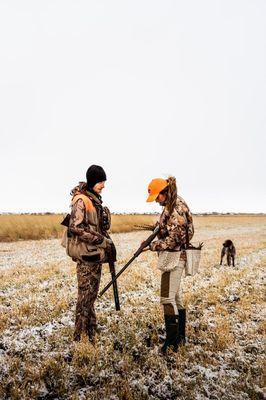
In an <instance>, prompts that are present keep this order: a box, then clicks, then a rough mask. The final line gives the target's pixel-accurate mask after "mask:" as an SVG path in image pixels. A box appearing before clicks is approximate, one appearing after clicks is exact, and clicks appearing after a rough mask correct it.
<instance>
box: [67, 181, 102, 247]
mask: <svg viewBox="0 0 266 400" xmlns="http://www.w3.org/2000/svg"><path fill="white" fill-rule="evenodd" d="M71 194H72V196H73V198H72V204H71V207H72V210H71V215H70V222H69V228H68V229H69V232H70V234H73V235H75V236H78V237H79V239H80V240H81V241H83V242H86V243H88V244H91V245H98V244H101V247H105V246H104V243H105V242H106V238H105V237H104V235H103V232H102V231H101V221H100V220H99V213H98V212H97V209H96V207H97V208H98V207H101V204H102V200H101V197H100V196H99V197H98V196H96V195H95V194H93V193H91V192H87V191H86V183H84V182H81V183H80V184H79V185H78V186H76V187H75V188H74V189H73V190H72V192H71ZM79 195H85V196H86V198H88V200H89V202H88V203H89V206H88V205H87V207H86V204H85V203H84V201H83V200H82V198H78V197H77V196H79ZM75 197H76V198H78V200H77V201H75Z"/></svg>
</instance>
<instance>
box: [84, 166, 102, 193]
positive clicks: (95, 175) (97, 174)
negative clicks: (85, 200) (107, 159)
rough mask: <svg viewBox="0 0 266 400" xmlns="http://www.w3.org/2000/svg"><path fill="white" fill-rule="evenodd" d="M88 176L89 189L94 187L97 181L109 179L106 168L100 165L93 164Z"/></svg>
mask: <svg viewBox="0 0 266 400" xmlns="http://www.w3.org/2000/svg"><path fill="white" fill-rule="evenodd" d="M86 178H87V186H88V189H92V188H93V186H94V185H96V183H99V182H103V181H106V179H107V178H106V173H105V171H104V169H103V168H102V167H100V166H99V165H91V166H90V167H89V168H88V170H87V172H86Z"/></svg>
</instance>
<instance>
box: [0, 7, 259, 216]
mask: <svg viewBox="0 0 266 400" xmlns="http://www.w3.org/2000/svg"><path fill="white" fill-rule="evenodd" d="M265 21H266V2H265V1H264V0H261V1H259V0H249V1H247V0H246V1H245V0H221V1H217V0H209V1H207V0H201V1H198V0H195V1H189V0H188V1H179V0H173V1H168V0H164V1H162V0H161V1H157V0H150V1H148V0H141V1H138V0H134V1H133V0H131V1H126V0H121V1H115V0H106V1H101V0H94V1H89V0H84V1H78V0H75V1H74V0H73V1H68V0H51V1H50V0H45V1H40V0H32V1H27V0H23V1H21V0H17V1H13V0H0V86H1V87H0V110H1V116H0V133H1V158H0V168H1V186H0V187H1V205H0V212H7V211H9V212H36V211H60V212H65V211H68V206H69V202H70V195H69V192H70V189H71V188H72V187H73V186H75V185H76V184H77V183H78V182H79V181H82V180H84V179H85V173H86V170H87V168H88V167H89V166H90V165H91V164H99V165H102V166H103V167H104V169H105V170H106V173H107V183H106V188H105V190H104V192H103V199H104V202H105V204H106V205H109V206H110V208H111V210H113V211H115V212H129V211H160V208H159V206H158V205H156V204H155V203H153V204H146V203H145V200H146V197H147V193H146V192H147V185H148V183H149V181H150V180H151V179H153V178H156V177H163V178H165V177H167V176H168V175H174V176H176V179H177V183H178V188H179V193H180V195H181V196H183V197H184V198H185V199H186V201H187V203H188V204H189V206H190V207H191V210H192V211H193V212H202V211H220V212H227V211H229V212H230V211H233V212H266V207H265V204H266V195H265V170H266V168H265V154H264V153H265V141H266V140H265V133H266V113H265V111H266V23H265Z"/></svg>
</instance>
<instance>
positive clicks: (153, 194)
mask: <svg viewBox="0 0 266 400" xmlns="http://www.w3.org/2000/svg"><path fill="white" fill-rule="evenodd" d="M167 186H168V182H167V181H166V180H165V179H162V178H156V179H153V180H152V181H151V183H150V184H149V186H148V193H149V196H148V198H147V200H146V201H147V202H151V201H154V200H155V199H156V198H157V196H158V194H159V193H160V192H161V191H162V190H163V189H165V188H166V187H167Z"/></svg>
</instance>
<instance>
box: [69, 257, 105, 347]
mask: <svg viewBox="0 0 266 400" xmlns="http://www.w3.org/2000/svg"><path fill="white" fill-rule="evenodd" d="M101 272H102V264H97V263H88V262H78V263H77V278H78V299H77V306H76V321H75V333H74V340H79V339H80V335H81V333H85V334H86V335H88V336H91V335H92V334H93V331H94V329H95V328H96V314H95V309H94V303H95V300H96V298H97V295H98V290H99V286H100V279H101Z"/></svg>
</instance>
